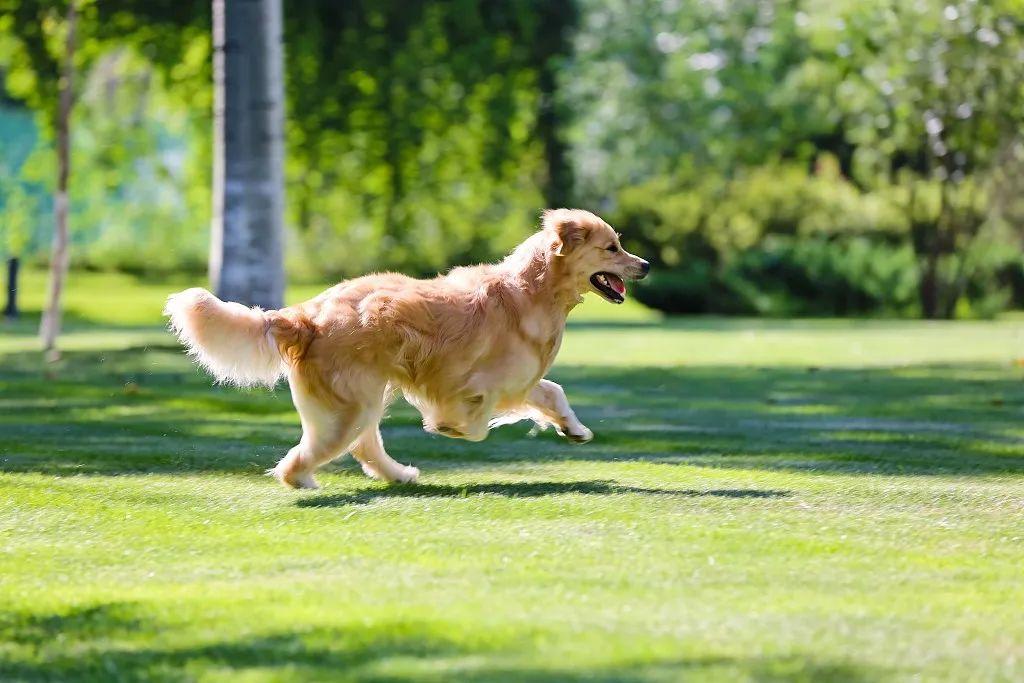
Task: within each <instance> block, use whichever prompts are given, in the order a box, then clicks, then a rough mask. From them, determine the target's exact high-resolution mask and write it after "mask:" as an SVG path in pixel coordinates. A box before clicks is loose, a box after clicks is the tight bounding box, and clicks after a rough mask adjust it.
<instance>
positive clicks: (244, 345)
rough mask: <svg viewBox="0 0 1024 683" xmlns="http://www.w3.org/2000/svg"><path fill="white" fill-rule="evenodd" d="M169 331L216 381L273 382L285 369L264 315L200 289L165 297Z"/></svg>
mask: <svg viewBox="0 0 1024 683" xmlns="http://www.w3.org/2000/svg"><path fill="white" fill-rule="evenodd" d="M164 315H166V316H169V317H170V319H171V320H170V327H171V331H172V332H174V334H176V335H177V336H178V339H180V340H181V342H182V343H183V344H184V345H185V346H186V348H188V352H189V354H190V355H192V356H193V357H194V358H195V359H196V361H197V362H198V363H199V364H200V365H202V366H203V367H204V368H206V369H207V370H208V371H209V372H210V374H211V375H213V376H214V377H216V378H217V381H219V382H230V383H232V384H237V385H239V386H244V387H248V386H253V385H257V384H265V385H267V386H273V385H274V384H275V383H276V382H277V380H279V379H280V378H281V376H282V375H283V374H284V373H285V371H286V369H287V368H286V366H285V364H284V360H283V359H282V356H281V353H280V351H279V350H278V345H277V343H276V341H275V339H274V333H273V329H272V324H271V320H270V317H269V316H268V314H267V313H266V312H264V311H262V310H260V309H259V308H257V307H253V308H247V307H245V306H243V305H242V304H237V303H234V302H226V301H221V300H220V299H218V298H217V297H215V296H214V295H213V294H211V293H210V292H208V291H206V290H205V289H202V288H200V287H193V288H192V289H186V290H185V291H183V292H178V293H177V294H172V295H171V296H169V297H168V298H167V305H166V306H165V307H164Z"/></svg>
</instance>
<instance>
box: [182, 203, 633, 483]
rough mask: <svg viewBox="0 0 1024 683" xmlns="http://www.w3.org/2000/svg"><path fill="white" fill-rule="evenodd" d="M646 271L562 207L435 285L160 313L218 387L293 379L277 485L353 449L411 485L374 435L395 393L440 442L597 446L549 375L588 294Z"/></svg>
mask: <svg viewBox="0 0 1024 683" xmlns="http://www.w3.org/2000/svg"><path fill="white" fill-rule="evenodd" d="M647 268H648V265H647V263H646V262H645V261H643V260H642V259H640V258H638V257H636V256H633V255H632V254H629V253H628V252H626V251H625V250H623V249H622V247H621V245H620V244H619V240H618V236H617V235H616V234H615V232H614V231H613V230H612V229H611V227H610V226H608V224H607V223H605V222H604V221H602V220H601V219H600V218H598V217H597V216H595V215H594V214H591V213H589V212H586V211H581V210H578V209H557V210H553V211H547V212H545V214H544V219H543V228H542V229H541V230H540V231H538V232H537V233H535V234H534V235H532V236H531V237H530V238H528V239H527V240H526V241H525V242H523V243H522V244H521V245H519V247H518V248H517V249H516V250H515V251H513V252H512V254H510V255H509V256H508V257H507V258H506V259H505V260H504V261H502V262H501V263H497V264H488V265H480V266H472V267H463V268H455V269H454V270H452V271H451V272H449V273H448V274H446V275H443V276H439V277H437V278H434V279H433V280H417V279H414V278H410V277H406V276H404V275H399V274H394V273H385V274H378V275H368V276H365V277H361V278H356V279H354V280H348V281H346V282H342V283H340V284H338V285H335V286H334V287H332V288H330V289H328V290H326V291H325V292H323V293H322V294H320V295H319V296H317V297H315V298H313V299H310V300H309V301H306V302H304V303H301V304H298V305H295V306H289V307H287V308H283V309H281V310H277V311H261V310H259V309H256V308H252V309H250V308H246V307H245V306H242V305H240V304H236V303H228V302H223V301H221V300H219V299H217V298H216V297H215V296H213V295H212V294H210V293H209V292H207V291H206V290H203V289H198V288H195V289H188V290H185V291H184V292H180V293H178V294H175V295H172V296H171V297H170V298H169V299H168V301H167V307H166V309H165V311H164V313H165V314H166V315H168V316H170V319H171V328H172V329H173V330H174V332H175V333H176V334H177V335H178V337H179V338H180V339H181V340H182V342H183V343H184V344H185V345H186V346H187V348H188V349H189V352H190V353H191V354H192V355H193V356H194V357H195V358H196V360H197V361H198V362H199V364H200V365H202V366H203V367H205V368H206V369H207V370H209V371H210V373H211V374H213V375H214V377H216V378H217V379H218V380H220V381H226V382H233V383H237V384H240V385H253V384H267V385H273V384H274V383H275V382H276V381H277V380H278V379H280V377H282V376H284V375H287V376H288V381H289V384H290V386H291V391H292V398H293V401H294V402H295V407H296V408H297V409H298V411H299V415H300V417H301V420H302V430H303V434H302V439H301V441H300V442H299V444H298V445H297V446H295V447H294V448H292V449H291V450H290V451H289V452H288V455H287V456H285V457H284V458H283V459H282V460H281V462H279V463H278V465H277V467H275V468H274V470H273V474H274V475H275V476H276V477H277V478H278V480H280V481H281V482H282V483H284V484H286V485H288V486H296V487H315V486H316V481H315V480H314V479H313V472H314V471H315V470H316V468H317V467H319V466H320V465H322V464H324V463H326V462H328V461H330V460H333V459H334V458H336V457H338V456H340V455H342V454H343V453H345V452H346V451H351V452H352V454H353V455H354V456H355V457H356V458H357V459H358V460H359V461H360V462H361V463H362V465H363V470H364V471H365V472H366V473H367V474H369V475H370V476H373V477H377V478H381V479H384V480H387V481H413V480H415V479H416V477H417V476H418V475H419V470H417V469H416V468H415V467H408V466H403V465H401V464H399V463H397V462H395V461H394V460H393V459H392V458H391V457H390V456H389V455H388V454H387V453H386V452H385V451H384V446H383V443H382V441H381V437H380V431H379V428H378V425H379V422H380V419H381V417H382V415H383V413H384V409H385V407H386V405H387V403H388V400H389V398H390V396H391V394H392V392H393V391H395V390H399V391H401V392H402V393H403V394H404V395H405V397H406V399H407V400H408V401H409V402H410V403H412V404H413V405H414V406H416V408H418V409H419V411H420V412H421V414H422V415H423V425H424V428H425V429H426V430H427V431H430V432H434V433H438V434H443V435H445V436H450V437H454V438H463V439H469V440H472V441H479V440H482V439H483V438H485V437H486V435H487V431H488V429H489V427H490V426H491V425H493V424H495V423H498V422H508V421H513V420H516V419H523V418H531V419H534V420H536V421H537V422H538V423H540V424H543V425H548V424H550V425H553V426H554V427H555V428H556V429H557V430H558V432H559V433H560V434H563V435H564V436H566V437H567V438H570V439H573V440H576V441H589V440H590V438H591V437H592V434H591V432H590V430H589V429H587V428H586V427H584V426H583V425H582V424H581V423H580V422H579V420H578V419H577V418H576V415H575V414H574V413H573V411H572V408H571V407H570V406H569V403H568V401H567V400H566V398H565V393H564V392H563V391H562V389H561V387H559V386H558V385H557V384H555V383H554V382H550V381H548V380H545V379H543V376H544V374H545V373H546V372H547V371H548V369H549V368H550V367H551V364H552V362H554V359H555V355H556V354H557V353H558V348H559V345H560V344H561V340H562V332H563V330H564V327H565V320H566V316H567V315H568V313H569V311H570V310H571V309H572V308H573V307H574V306H575V305H576V304H577V303H579V301H581V295H582V294H583V292H585V291H587V290H588V289H592V290H594V291H597V292H598V293H599V294H601V295H602V296H604V297H605V298H606V299H609V300H610V301H613V302H616V303H621V301H622V300H623V295H624V291H625V288H624V286H623V285H622V279H623V278H640V277H643V276H644V275H645V274H646V272H647Z"/></svg>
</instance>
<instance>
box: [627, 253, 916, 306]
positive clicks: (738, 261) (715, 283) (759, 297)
mask: <svg viewBox="0 0 1024 683" xmlns="http://www.w3.org/2000/svg"><path fill="white" fill-rule="evenodd" d="M916 272H917V271H916V268H915V261H914V253H913V250H912V249H911V248H910V246H909V245H899V244H895V245H894V244H890V243H886V242H881V241H878V240H872V239H870V238H866V237H852V238H838V239H827V238H821V237H816V238H804V239H801V238H795V237H784V236H772V237H770V238H768V239H765V240H764V241H763V242H762V243H761V244H760V245H758V246H757V247H755V248H752V249H749V250H747V251H745V252H743V253H742V254H740V255H738V256H737V258H735V259H733V260H731V261H730V262H728V263H726V264H723V265H721V266H720V267H717V268H716V267H713V266H712V265H711V264H709V263H708V262H707V261H693V262H691V263H688V264H685V265H683V266H680V267H678V268H673V269H669V270H666V271H664V272H657V271H655V272H654V273H652V275H651V277H650V278H648V279H647V280H645V281H643V282H642V283H640V287H638V289H637V298H638V299H639V300H640V301H641V302H643V303H645V304H647V305H648V306H652V307H654V308H658V309H660V310H663V311H666V312H669V313H710V312H718V313H732V314H747V315H771V316H785V315H867V314H890V315H900V314H908V313H911V312H912V311H913V310H914V307H915V306H916V291H917V277H916Z"/></svg>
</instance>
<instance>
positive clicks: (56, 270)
mask: <svg viewBox="0 0 1024 683" xmlns="http://www.w3.org/2000/svg"><path fill="white" fill-rule="evenodd" d="M67 22H68V30H67V37H66V39H65V43H64V69H63V73H62V74H61V77H60V86H59V97H58V104H57V191H56V193H55V194H54V197H53V214H54V232H53V252H52V254H51V255H50V289H49V294H48V296H47V300H46V309H45V310H44V311H43V319H42V321H41V323H40V326H39V334H40V336H41V337H42V342H43V351H44V353H45V354H46V358H47V360H49V361H56V360H58V359H59V358H60V351H59V350H58V349H57V335H59V334H60V316H61V302H60V300H61V294H62V293H63V291H64V279H65V278H66V277H67V272H68V258H69V255H68V176H69V175H70V173H71V108H72V105H73V104H74V91H73V85H74V83H73V80H74V75H75V61H74V59H75V29H76V24H77V23H78V8H77V3H76V0H71V2H70V3H69V4H68V17H67Z"/></svg>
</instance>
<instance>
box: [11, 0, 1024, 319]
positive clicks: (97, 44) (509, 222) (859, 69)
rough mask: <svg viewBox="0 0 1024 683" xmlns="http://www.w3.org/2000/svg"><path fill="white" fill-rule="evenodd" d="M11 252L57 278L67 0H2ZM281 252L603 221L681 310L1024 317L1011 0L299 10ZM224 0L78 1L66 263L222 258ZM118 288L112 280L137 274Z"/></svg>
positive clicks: (132, 270) (336, 273)
mask: <svg viewBox="0 0 1024 683" xmlns="http://www.w3.org/2000/svg"><path fill="white" fill-rule="evenodd" d="M2 6H3V13H2V15H0V17H2V18H0V71H2V75H3V78H2V84H3V87H2V88H0V252H2V254H3V256H4V258H5V260H6V259H10V258H13V257H17V258H19V259H20V260H21V262H22V264H23V272H24V273H25V275H24V276H23V277H27V278H28V280H27V282H29V283H35V284H34V285H33V286H36V287H38V286H41V284H40V283H42V282H43V279H42V278H41V277H36V276H35V275H34V273H36V272H37V271H38V272H42V269H44V268H45V266H46V263H47V260H48V259H49V255H50V243H51V239H52V234H53V225H54V220H53V212H54V206H53V199H52V198H53V196H54V189H55V183H56V182H57V176H58V174H57V169H56V167H55V165H56V164H57V158H58V157H57V155H55V154H54V148H55V144H56V142H55V141H56V135H55V130H56V129H55V126H56V117H57V107H56V106H55V103H56V102H57V101H58V98H57V92H58V90H59V87H60V64H61V55H62V50H61V40H62V36H63V35H64V34H63V33H62V32H63V31H65V29H66V27H65V26H64V24H65V23H66V21H65V14H64V7H65V6H66V3H47V2H45V1H44V2H40V1H38V0H26V1H24V2H20V1H18V0H3V5H2ZM283 21H284V38H283V42H284V53H285V58H284V87H285V111H286V120H285V145H286V162H285V169H284V174H285V196H286V205H285V207H286V208H285V232H286V249H285V254H286V257H285V259H286V271H287V273H288V277H289V281H290V282H293V283H306V284H314V283H326V282H330V281H333V280H337V279H339V278H344V277H349V276H354V275H358V274H361V273H365V272H367V271H371V270H378V269H399V270H402V271H404V272H407V273H411V274H417V275H432V274H434V273H437V272H439V271H442V270H444V269H446V268H448V267H449V266H451V265H454V264H464V263H469V262H475V261H482V260H489V259H494V258H497V257H499V256H501V255H502V254H503V253H505V252H507V251H508V250H509V249H510V248H511V247H512V246H513V245H514V244H516V243H517V242H518V241H519V240H521V239H522V238H523V237H524V236H525V235H526V234H527V233H529V232H530V231H531V230H533V229H535V226H536V222H537V216H538V214H539V211H540V210H541V209H542V208H543V207H545V206H563V205H566V206H568V205H572V206H581V207H586V208H589V209H592V210H594V211H596V212H599V213H601V214H602V215H603V216H604V217H605V218H606V219H608V220H609V221H610V222H611V223H612V224H613V225H614V226H616V228H617V229H618V230H620V231H621V232H622V233H623V234H624V237H625V244H626V247H627V248H628V249H630V250H631V251H634V252H636V253H639V254H641V255H643V256H645V257H647V258H649V259H650V260H651V261H652V262H653V263H654V265H655V269H654V274H653V276H652V277H651V278H650V279H649V280H648V281H647V282H645V283H643V284H642V286H640V288H639V289H638V290H637V291H636V297H637V298H638V299H639V300H640V301H641V302H643V303H644V304H646V305H647V306H650V307H653V308H656V309H660V310H662V311H666V312H670V313H723V314H742V315H765V316H790V315H800V316H805V315H812V316H898V317H930V318H952V317H992V316H995V315H998V314H1000V313H1001V312H1003V311H1006V310H1009V309H1014V308H1021V307H1024V258H1022V240H1024V230H1022V226H1024V195H1022V189H1024V187H1022V186H1024V174H1022V170H1024V139H1022V137H1021V129H1022V123H1024V3H1022V2H1021V1H1020V0H989V1H985V2H982V1H975V0H958V1H954V0H800V1H791V2H784V1H781V0H706V1H697V0H664V1H661V2H658V1H654V0H628V1H627V0H574V1H570V0H508V1H506V2H487V1H485V0H450V1H416V0H372V1H371V0H348V1H346V2H333V1H327V0H286V2H285V3H284V16H283ZM211 26H212V18H211V3H210V2H209V0H173V1H169V0H96V1H93V2H89V1H84V2H81V3H80V6H79V17H78V25H77V34H78V39H77V46H76V50H75V52H74V55H73V57H72V59H73V62H74V67H75V69H76V74H77V76H76V78H77V81H76V86H75V97H76V101H75V106H74V109H73V111H72V113H71V117H70V124H69V125H70V129H71V131H72V135H71V150H70V157H71V168H70V181H69V188H70V189H69V221H68V225H69V230H70V249H69V254H70V263H71V268H72V270H73V271H76V272H78V271H82V270H90V271H103V272H112V273H125V274H131V275H136V276H140V277H142V278H143V279H144V280H150V281H162V280H167V279H174V278H179V279H190V280H191V281H201V278H202V277H204V276H205V272H206V268H207V259H208V254H209V251H210V247H209V242H210V224H211V197H212V193H211V183H212V178H211V174H212V172H211V167H212V159H211V147H212V144H213V141H212V135H213V133H212V131H213V86H212V83H213V73H212V63H213V61H212V41H211ZM117 281H118V282H120V280H117Z"/></svg>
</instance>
